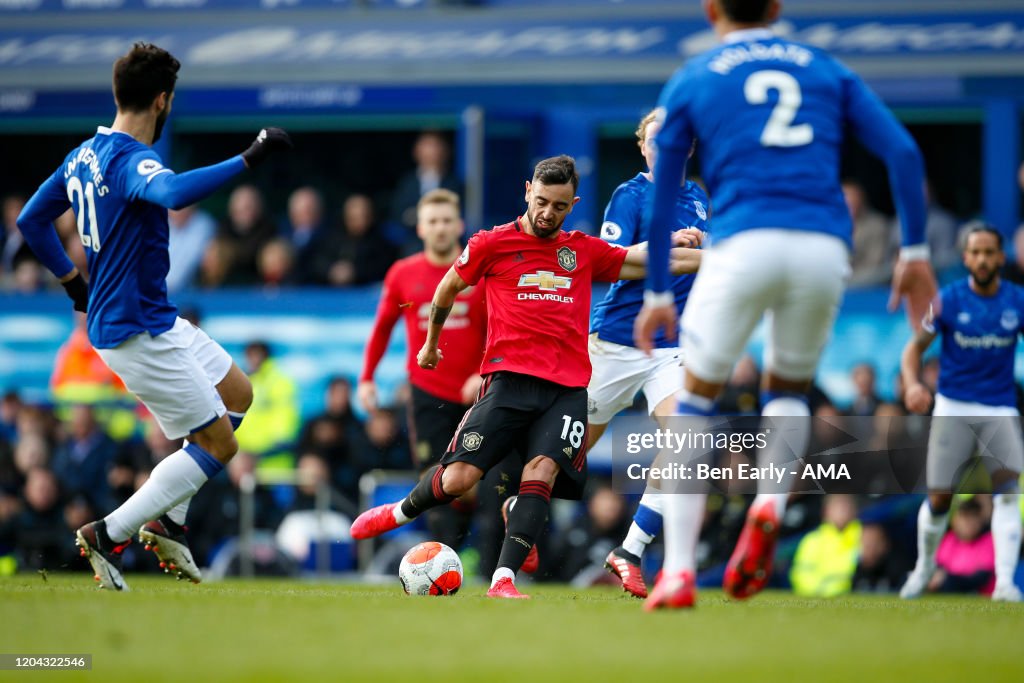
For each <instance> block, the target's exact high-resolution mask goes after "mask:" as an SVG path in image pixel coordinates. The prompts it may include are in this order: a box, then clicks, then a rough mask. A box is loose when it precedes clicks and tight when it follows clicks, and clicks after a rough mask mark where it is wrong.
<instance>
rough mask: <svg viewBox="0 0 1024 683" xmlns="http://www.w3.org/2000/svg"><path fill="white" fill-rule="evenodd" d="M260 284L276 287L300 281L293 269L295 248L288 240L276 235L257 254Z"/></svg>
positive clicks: (269, 287) (268, 287)
mask: <svg viewBox="0 0 1024 683" xmlns="http://www.w3.org/2000/svg"><path fill="white" fill-rule="evenodd" d="M259 269H260V284H261V285H263V287H264V289H270V290H273V289H276V288H278V287H281V286H287V285H291V284H295V283H296V282H298V281H301V278H302V275H301V273H298V272H296V270H295V250H294V249H293V248H292V245H291V244H289V242H288V240H286V239H285V238H283V237H277V238H275V239H272V240H270V241H269V242H267V244H266V245H265V246H264V247H263V249H261V250H260V254H259Z"/></svg>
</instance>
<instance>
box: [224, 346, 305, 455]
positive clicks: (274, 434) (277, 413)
mask: <svg viewBox="0 0 1024 683" xmlns="http://www.w3.org/2000/svg"><path fill="white" fill-rule="evenodd" d="M245 360H246V362H247V364H248V367H249V380H250V381H251V382H252V393H253V401H252V406H250V408H249V410H248V412H247V413H246V419H245V422H244V423H243V424H242V426H241V427H239V429H238V431H237V432H236V433H235V436H236V438H237V439H238V448H239V450H242V451H248V452H249V453H252V454H253V455H255V456H256V457H257V458H258V459H259V467H260V469H286V470H290V469H292V467H293V466H294V455H293V447H294V442H295V438H296V437H297V436H298V433H299V401H298V396H297V389H296V387H295V381H294V380H292V378H291V377H289V376H288V375H287V374H285V373H284V372H283V371H282V370H281V369H280V368H279V367H278V365H277V362H276V361H274V359H273V358H271V353H270V346H269V345H268V344H267V343H266V342H263V341H254V342H251V343H249V344H248V345H247V346H246V347H245Z"/></svg>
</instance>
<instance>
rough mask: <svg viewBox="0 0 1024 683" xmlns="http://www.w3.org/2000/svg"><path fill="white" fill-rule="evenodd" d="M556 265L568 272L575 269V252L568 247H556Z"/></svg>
mask: <svg viewBox="0 0 1024 683" xmlns="http://www.w3.org/2000/svg"><path fill="white" fill-rule="evenodd" d="M558 265H560V266H562V268H565V269H566V270H568V271H569V272H570V273H571V272H572V271H574V270H576V252H575V251H573V250H572V249H570V248H569V247H559V248H558Z"/></svg>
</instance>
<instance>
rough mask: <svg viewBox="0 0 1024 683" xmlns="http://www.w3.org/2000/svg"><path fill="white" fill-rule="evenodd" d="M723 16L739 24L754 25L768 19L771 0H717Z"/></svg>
mask: <svg viewBox="0 0 1024 683" xmlns="http://www.w3.org/2000/svg"><path fill="white" fill-rule="evenodd" d="M718 3H719V5H721V7H722V11H723V12H725V15H726V16H727V17H729V18H730V19H732V20H733V21H735V22H738V23H741V24H756V23H758V22H761V21H765V20H766V19H767V18H768V7H769V6H770V5H771V4H772V0H718Z"/></svg>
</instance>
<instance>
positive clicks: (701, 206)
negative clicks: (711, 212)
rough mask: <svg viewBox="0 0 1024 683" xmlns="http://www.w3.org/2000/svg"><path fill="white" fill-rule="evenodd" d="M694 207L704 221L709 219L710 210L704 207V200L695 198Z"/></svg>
mask: <svg viewBox="0 0 1024 683" xmlns="http://www.w3.org/2000/svg"><path fill="white" fill-rule="evenodd" d="M693 208H694V209H696V211H697V215H698V216H699V217H700V219H701V220H702V221H706V220H707V219H708V210H707V209H706V208H705V207H704V204H703V203H702V202H699V201H697V200H696V199H694V200H693Z"/></svg>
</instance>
